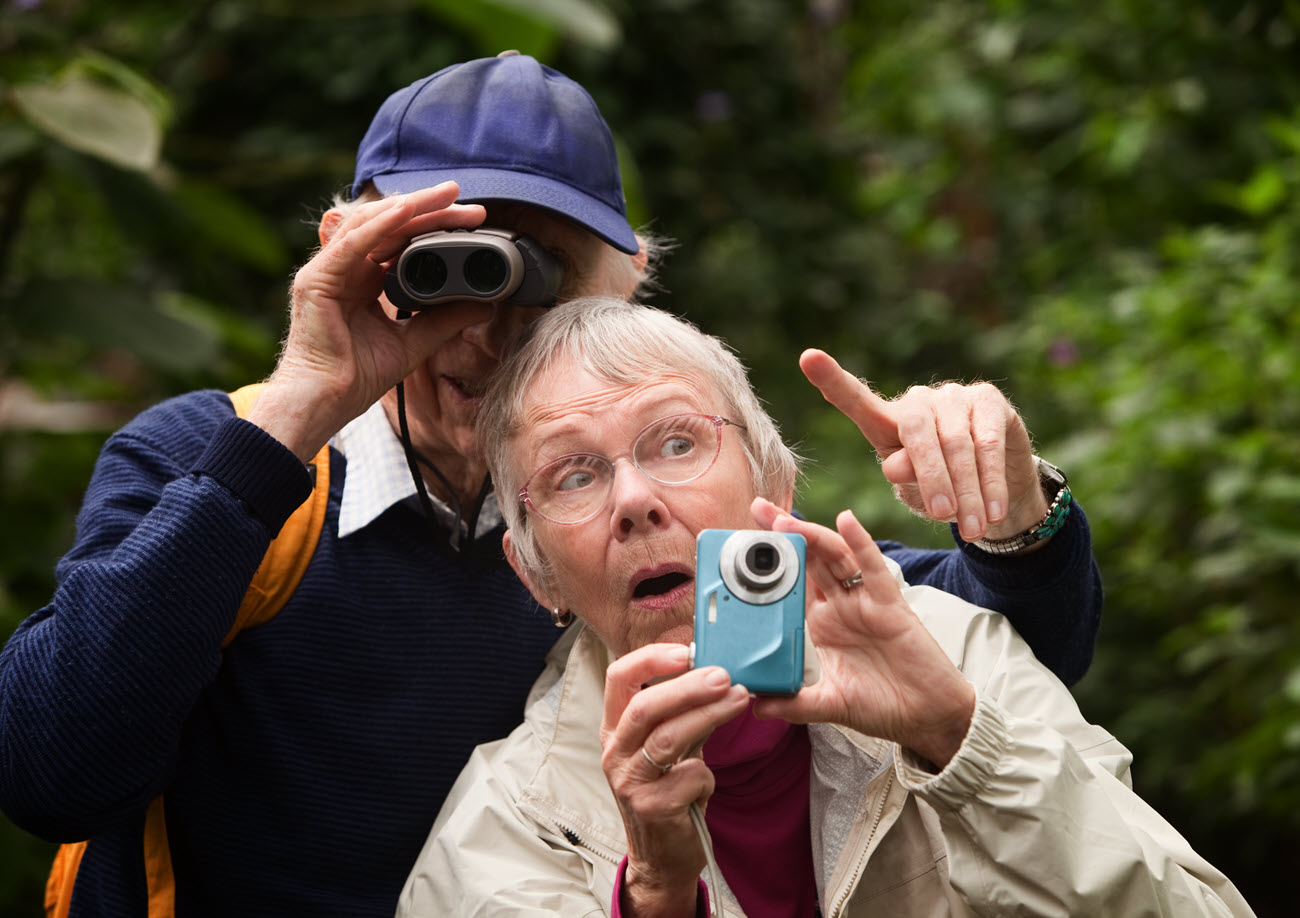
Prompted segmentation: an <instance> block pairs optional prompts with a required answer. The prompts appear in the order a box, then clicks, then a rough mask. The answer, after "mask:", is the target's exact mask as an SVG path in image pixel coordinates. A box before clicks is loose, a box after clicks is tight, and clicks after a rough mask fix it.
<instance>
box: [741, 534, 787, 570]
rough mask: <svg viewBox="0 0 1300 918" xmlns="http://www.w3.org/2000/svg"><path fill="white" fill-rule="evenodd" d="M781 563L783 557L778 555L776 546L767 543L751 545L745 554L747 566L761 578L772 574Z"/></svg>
mask: <svg viewBox="0 0 1300 918" xmlns="http://www.w3.org/2000/svg"><path fill="white" fill-rule="evenodd" d="M780 563H781V556H780V555H779V554H777V551H776V546H775V545H772V544H770V543H767V542H759V543H758V544H757V545H751V546H750V547H749V551H747V552H745V565H746V566H747V567H748V568H749V569H750V571H752V572H753V573H755V574H758V575H759V576H760V577H762V576H766V575H767V574H770V573H772V572H773V571H774V570H776V568H777V565H779V564H780Z"/></svg>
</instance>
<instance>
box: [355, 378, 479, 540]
mask: <svg viewBox="0 0 1300 918" xmlns="http://www.w3.org/2000/svg"><path fill="white" fill-rule="evenodd" d="M330 445H331V446H333V447H334V448H335V449H337V450H338V451H339V452H340V453H342V454H343V455H344V456H345V457H346V458H347V460H348V470H347V477H346V478H344V480H343V499H342V501H341V502H340V505H339V533H338V534H339V538H345V537H347V536H349V535H351V534H352V533H354V532H357V531H358V530H360V529H364V528H365V527H366V526H369V525H370V524H371V523H373V522H374V521H375V520H376V519H377V518H378V517H379V515H380V514H381V513H383V512H384V511H385V510H387V509H388V508H389V507H391V506H393V505H394V504H396V503H399V502H400V501H403V500H407V499H409V498H413V497H415V482H414V481H413V480H412V479H411V470H410V467H409V466H408V465H407V463H406V453H405V452H404V451H403V450H402V442H401V441H400V440H399V439H398V438H397V434H396V433H394V432H393V428H392V425H391V424H389V423H388V415H387V414H385V412H384V406H383V405H382V404H381V403H379V402H375V404H373V405H371V406H370V410H369V411H367V412H366V413H365V414H363V415H361V416H360V417H358V418H356V419H355V420H353V421H352V422H351V423H350V424H348V425H347V426H346V427H344V428H343V429H342V430H340V431H339V432H338V433H337V434H335V435H334V439H332V440H331V441H330ZM429 500H430V501H432V503H433V508H434V512H435V514H436V515H437V517H438V522H439V523H440V524H441V525H443V526H444V527H450V526H452V525H455V522H456V515H455V513H453V512H452V509H451V507H449V506H447V504H445V503H443V502H442V501H441V500H439V499H438V498H437V497H435V496H434V495H433V494H430V495H429ZM500 523H501V511H500V509H499V508H498V507H497V499H496V495H495V494H489V495H488V498H487V500H485V501H484V502H483V509H482V510H481V511H480V512H479V518H478V527H477V528H478V531H479V532H480V533H481V532H485V531H486V530H489V529H492V528H493V527H495V526H498V525H500Z"/></svg>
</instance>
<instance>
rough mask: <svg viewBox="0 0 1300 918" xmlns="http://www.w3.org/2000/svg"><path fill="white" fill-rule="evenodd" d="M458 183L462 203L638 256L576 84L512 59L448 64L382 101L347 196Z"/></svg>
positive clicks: (607, 142)
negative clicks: (587, 235) (508, 209)
mask: <svg viewBox="0 0 1300 918" xmlns="http://www.w3.org/2000/svg"><path fill="white" fill-rule="evenodd" d="M449 179H451V180H455V181H456V182H457V183H458V184H459V185H460V200H461V201H462V202H465V203H481V202H483V201H517V202H520V203H523V204H531V205H533V206H535V207H540V208H543V209H545V210H549V211H552V212H553V213H556V214H559V215H560V216H561V217H565V218H567V219H569V220H571V221H573V222H574V223H577V224H578V225H580V226H582V227H584V228H585V229H587V230H590V231H591V232H592V233H594V234H595V235H597V236H599V237H600V238H601V239H603V240H605V241H606V242H608V243H609V244H610V245H612V246H614V248H616V249H619V250H621V251H623V252H627V253H629V254H635V253H636V252H637V251H638V249H639V248H640V247H639V245H638V243H637V239H636V233H634V232H633V231H632V227H631V226H630V225H629V224H628V222H627V202H626V200H625V198H624V197H623V179H622V176H621V175H620V174H619V171H618V154H617V153H616V152H615V150H614V138H613V136H612V135H611V134H610V130H609V125H607V124H606V123H605V119H604V118H602V117H601V114H600V110H599V109H597V108H596V103H595V101H594V100H593V99H592V98H591V96H590V94H588V92H587V90H585V89H583V88H582V87H581V86H579V85H578V84H577V83H575V82H574V81H573V80H571V79H569V78H568V77H566V76H565V75H564V74H562V73H560V72H559V71H558V70H553V69H551V68H550V67H546V66H543V65H542V64H539V63H538V62H537V61H536V60H535V59H533V58H531V57H529V56H527V55H524V54H519V53H517V52H510V51H507V52H502V54H500V55H498V56H497V57H487V58H481V59H479V60H473V61H467V62H465V63H462V64H453V65H452V66H450V67H446V68H444V69H442V70H439V71H438V72H437V73H435V74H433V75H432V76H428V77H425V78H424V79H422V80H417V81H416V82H414V83H412V84H411V85H410V86H407V87H406V88H404V89H399V90H398V91H397V92H395V93H393V94H392V95H391V96H389V97H388V98H387V99H386V100H385V101H384V104H383V105H381V106H380V107H379V111H378V112H377V113H376V114H375V117H374V120H372V121H371V122H370V128H369V129H368V130H367V131H366V136H365V137H363V138H362V139H361V146H360V147H358V148H357V171H356V176H355V179H354V180H353V182H352V196H353V197H354V198H355V197H356V196H357V195H358V194H360V193H361V190H362V189H363V188H364V187H365V184H366V182H373V183H374V185H375V187H376V188H377V189H379V191H380V193H382V194H384V195H391V194H405V193H407V192H411V191H418V190H420V189H422V188H431V187H433V186H434V185H437V184H439V183H441V182H445V181H448V180H449Z"/></svg>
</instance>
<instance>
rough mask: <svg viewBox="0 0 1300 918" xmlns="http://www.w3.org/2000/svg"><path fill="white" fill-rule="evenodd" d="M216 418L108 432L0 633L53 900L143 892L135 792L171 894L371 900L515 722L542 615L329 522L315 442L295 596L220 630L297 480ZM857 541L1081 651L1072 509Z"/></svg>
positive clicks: (1085, 615) (403, 530)
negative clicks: (1002, 537) (66, 872)
mask: <svg viewBox="0 0 1300 918" xmlns="http://www.w3.org/2000/svg"><path fill="white" fill-rule="evenodd" d="M233 414H234V413H233V409H232V408H231V406H230V403H229V400H228V399H227V398H226V396H225V395H224V394H223V393H219V392H211V391H209V392H201V393H192V394H190V395H186V396H181V397H179V398H175V399H171V400H169V401H167V402H164V403H163V404H161V405H159V406H156V407H154V408H152V409H150V410H148V411H146V412H144V413H143V414H141V415H140V416H139V417H138V418H136V419H135V420H134V421H132V422H131V423H130V424H129V425H127V426H126V427H125V428H123V429H122V430H121V431H119V432H118V433H117V434H115V435H114V436H113V437H111V438H110V440H109V441H108V443H107V444H106V445H105V447H104V450H103V452H102V454H101V456H100V459H99V462H98V464H97V466H96V469H95V474H94V476H93V477H92V479H91V482H90V485H89V488H88V490H87V493H86V497H85V501H84V504H83V507H82V510H81V513H80V515H79V516H78V521H77V538H76V542H75V544H74V546H73V548H72V550H71V551H69V553H68V554H67V555H66V556H65V557H64V558H63V560H62V561H61V562H60V563H59V566H58V570H57V574H58V589H57V592H56V593H55V596H54V598H53V600H52V602H51V603H50V604H49V605H48V606H46V607H45V608H43V609H41V610H40V611H38V612H36V613H35V614H34V615H32V616H31V617H30V618H29V619H28V620H27V621H26V622H24V623H23V624H22V625H21V626H20V627H19V628H18V630H17V631H16V632H15V633H14V635H13V637H12V638H11V639H10V640H9V642H8V643H7V644H6V646H5V647H4V649H3V650H2V651H0V808H2V809H3V810H4V812H5V814H6V815H7V816H8V817H9V818H10V819H12V820H13V821H14V822H15V823H16V824H18V825H19V826H21V827H23V828H25V829H26V830H28V831H30V832H33V833H34V834H36V835H39V836H41V837H43V838H47V839H51V840H55V841H73V840H81V839H85V838H90V839H91V842H90V845H89V846H88V848H87V851H86V854H85V856H84V859H83V862H82V867H81V871H80V873H79V874H78V879H77V886H76V891H75V893H74V897H73V909H72V916H73V918H78V916H81V915H104V914H112V915H121V916H132V915H140V916H143V915H144V914H145V880H144V868H143V859H142V854H141V832H142V826H143V819H144V812H145V808H146V807H147V806H148V804H149V802H150V801H151V800H153V799H154V798H155V797H157V796H158V795H159V794H163V795H164V801H165V812H166V815H167V831H168V841H169V844H170V848H171V854H172V862H173V869H174V872H175V877H176V914H177V915H178V916H189V915H286V914H294V915H299V914H310V915H339V916H353V918H354V916H371V915H373V916H381V915H382V916H385V918H387V916H390V915H392V913H393V910H394V907H395V904H396V900H397V895H398V893H399V891H400V889H401V887H402V884H403V882H404V880H405V879H406V875H407V872H408V870H409V868H410V866H411V864H412V863H413V862H414V860H415V857H416V855H417V854H418V853H419V850H420V848H421V846H422V845H423V843H424V840H425V838H426V836H427V833H428V831H429V828H430V827H431V825H432V824H433V820H434V817H435V816H436V814H437V812H438V809H439V807H440V805H441V803H442V801H443V799H444V797H445V796H446V794H447V791H448V790H449V789H450V787H451V785H452V783H453V782H454V780H455V778H456V776H457V774H458V773H459V771H460V768H461V766H462V765H463V764H464V762H465V761H466V759H467V758H468V756H469V753H470V750H471V749H472V748H473V747H474V746H475V745H477V744H479V743H482V742H486V741H488V740H492V739H496V738H499V737H502V736H505V735H506V734H507V733H508V732H509V731H510V730H511V729H512V728H513V727H514V726H515V725H516V724H517V723H518V722H519V720H520V719H521V716H522V711H523V703H524V699H525V697H526V695H527V693H528V689H529V686H530V685H531V684H532V682H533V680H534V678H535V677H536V676H537V675H538V673H539V672H540V671H541V667H542V662H543V657H544V655H545V652H546V651H547V650H548V649H549V648H550V646H551V645H552V644H553V643H554V640H555V638H556V636H557V634H558V632H557V631H556V629H555V628H554V627H553V626H552V625H551V623H550V621H549V618H548V617H547V615H546V613H545V611H544V610H541V609H539V608H538V607H537V606H536V605H535V604H534V603H533V601H532V600H531V599H530V598H529V596H528V594H527V593H526V591H525V590H524V589H523V587H522V586H521V585H520V584H519V582H518V581H517V580H516V579H515V577H514V575H513V573H512V572H511V571H510V570H509V568H508V567H506V566H504V564H488V563H468V564H467V563H465V562H464V561H463V560H461V559H459V558H450V557H448V556H446V555H444V554H442V553H441V552H439V551H438V550H437V549H436V548H435V547H434V540H433V539H432V537H431V535H430V530H429V528H428V527H429V525H430V524H429V522H428V521H427V520H426V519H425V518H424V517H423V515H421V514H420V513H419V512H418V509H416V508H414V507H412V506H409V505H407V504H399V505H397V506H394V507H392V508H390V509H389V510H388V511H386V512H385V513H384V514H383V515H381V516H380V517H379V519H378V520H376V521H375V522H374V523H373V524H371V525H370V526H368V527H366V528H365V529H363V530H361V531H359V532H357V533H354V534H353V535H350V536H348V537H347V538H346V539H343V540H339V539H338V538H337V537H336V535H335V533H336V532H337V522H338V506H339V498H340V495H341V492H342V486H343V481H344V479H345V477H346V473H347V466H346V461H345V460H344V459H343V457H341V456H339V455H338V454H337V453H335V454H334V455H333V456H332V457H331V463H332V466H333V467H332V469H331V482H330V501H329V509H328V512H327V517H326V521H325V525H324V530H323V532H322V534H321V540H320V544H319V546H318V548H317V550H316V553H315V555H314V556H313V558H312V562H311V564H310V566H309V568H308V570H307V573H306V575H305V576H304V578H303V580H302V582H301V584H300V585H299V587H298V589H297V591H296V593H295V594H294V596H293V597H292V599H290V601H289V602H288V603H287V604H286V606H285V607H284V609H283V610H282V611H281V612H280V613H279V615H277V616H276V617H275V618H274V619H273V620H272V621H271V622H269V623H268V624H265V625H262V626H260V627H257V628H253V629H250V630H247V631H245V632H242V633H241V634H240V635H239V637H238V638H237V639H236V640H235V641H234V642H233V643H232V644H231V645H230V646H229V647H228V648H226V649H225V650H224V651H223V650H222V649H221V646H220V645H221V641H222V638H223V637H224V636H225V635H226V633H227V632H228V631H229V629H230V627H231V625H232V623H233V621H234V616H235V611H236V609H237V608H238V607H239V603H240V600H241V599H242V597H243V594H244V592H245V590H246V589H247V586H248V583H249V581H250V580H251V579H252V576H253V572H254V571H255V570H256V568H257V565H258V563H259V561H260V560H261V558H262V555H263V554H264V553H265V551H266V548H267V545H268V544H269V541H270V539H271V538H272V537H273V536H274V535H275V533H276V532H278V530H279V528H280V526H281V525H282V524H283V522H284V520H285V519H286V518H287V516H288V515H289V513H290V512H291V511H292V510H293V509H294V508H295V507H296V506H297V505H298V504H299V503H301V502H302V500H303V499H305V497H306V496H307V494H308V493H309V490H310V480H309V478H308V476H307V473H306V472H305V470H304V469H303V467H302V465H301V464H300V463H299V462H298V461H297V460H296V459H295V457H294V456H293V455H292V454H290V453H289V452H288V451H287V450H285V449H284V448H283V447H282V446H281V445H280V444H279V443H277V442H276V441H275V440H273V439H271V438H270V437H268V436H267V435H266V434H264V433H263V432H262V431H261V430H260V429H258V428H257V427H255V426H253V425H251V424H248V423H247V422H244V421H240V420H238V419H236V418H234V416H233ZM500 538H501V532H500V531H499V530H497V531H494V532H492V533H490V534H488V535H485V536H484V537H483V538H482V539H481V540H480V542H481V543H483V544H482V545H481V546H480V548H481V549H483V551H482V552H481V553H482V554H490V553H492V551H494V550H499V544H500ZM882 548H884V549H885V551H886V553H887V554H889V555H890V556H892V557H893V558H894V559H895V560H897V561H898V562H899V563H900V564H901V565H902V567H903V570H904V572H905V574H906V575H907V578H908V580H909V581H911V582H914V583H929V584H932V585H934V586H937V587H940V588H943V589H947V590H949V591H952V592H955V593H958V594H960V595H963V596H965V597H966V598H968V599H970V600H972V601H973V602H976V603H978V604H980V605H984V606H988V607H990V608H995V609H999V610H1000V611H1003V612H1006V613H1007V614H1008V615H1010V616H1011V618H1012V620H1013V622H1014V623H1015V624H1016V625H1017V627H1018V628H1019V629H1020V630H1021V633H1022V634H1024V635H1025V637H1026V638H1027V639H1028V640H1029V642H1030V643H1031V645H1032V646H1033V647H1034V649H1035V652H1036V653H1038V654H1039V656H1040V658H1041V659H1043V661H1044V662H1045V663H1047V664H1048V665H1049V666H1051V667H1052V668H1053V669H1055V670H1056V671H1057V673H1058V674H1059V675H1061V676H1062V677H1063V678H1065V679H1066V681H1072V680H1073V679H1075V678H1077V677H1078V676H1079V675H1081V674H1082V672H1083V671H1084V670H1085V669H1086V668H1087V665H1088V662H1089V660H1090V658H1091V653H1092V647H1093V640H1094V637H1095V632H1096V627H1097V622H1098V617H1099V612H1100V605H1101V590H1100V584H1099V581H1098V579H1097V574H1096V570H1095V566H1094V565H1093V562H1092V557H1091V550H1090V545H1089V541H1088V533H1087V525H1086V522H1085V520H1084V518H1083V514H1082V512H1080V511H1079V509H1078V508H1077V507H1075V509H1074V512H1073V513H1072V514H1071V519H1070V523H1069V525H1068V526H1067V527H1066V528H1065V529H1064V530H1063V531H1062V532H1061V533H1060V534H1058V535H1057V536H1056V537H1055V538H1053V539H1052V541H1051V542H1049V543H1048V544H1047V545H1046V546H1044V548H1043V549H1042V550H1040V551H1038V552H1035V553H1032V554H1030V555H1026V556H1023V557H1020V558H1014V559H998V558H991V557H988V556H985V555H984V554H983V553H981V552H979V551H978V550H976V549H969V548H966V549H962V550H959V551H943V552H932V551H931V552H926V551H916V550H912V549H907V548H904V547H903V546H900V545H897V544H892V543H885V544H883V545H882Z"/></svg>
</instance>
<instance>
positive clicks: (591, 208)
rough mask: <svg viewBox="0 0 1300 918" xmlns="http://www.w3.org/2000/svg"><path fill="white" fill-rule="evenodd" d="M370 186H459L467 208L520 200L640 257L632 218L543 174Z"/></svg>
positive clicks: (379, 178) (397, 179)
mask: <svg viewBox="0 0 1300 918" xmlns="http://www.w3.org/2000/svg"><path fill="white" fill-rule="evenodd" d="M371 181H373V182H374V185H375V187H376V188H378V189H379V191H380V192H381V193H382V194H385V195H390V194H408V193H410V192H412V191H419V190H421V189H423V188H432V187H433V186H434V185H439V184H441V183H443V182H447V181H454V182H456V184H458V185H459V186H460V198H459V200H460V201H462V202H463V203H466V204H474V203H481V202H483V201H516V202H518V203H521V204H531V205H533V206H534V207H540V208H543V209H544V210H549V211H551V212H553V213H555V214H558V215H559V216H561V217H564V218H565V219H567V220H571V221H573V222H574V223H577V224H578V225H579V226H582V227H584V228H586V229H588V230H590V231H591V232H592V233H594V234H595V235H597V236H599V237H600V238H601V239H603V240H605V241H606V242H608V243H609V244H610V245H612V246H613V247H614V248H616V249H618V250H619V251H620V252H626V253H628V254H629V255H635V254H636V253H637V252H638V251H640V249H641V245H640V243H639V242H638V241H637V238H636V233H635V232H633V231H632V227H631V226H630V225H629V224H628V222H627V218H626V217H625V216H624V215H623V214H621V213H619V212H618V211H617V210H615V209H614V208H612V207H610V206H609V205H608V204H604V203H602V202H600V201H598V200H596V199H595V198H593V197H591V196H590V195H587V194H584V193H583V192H581V191H577V190H576V189H574V187H573V186H572V185H567V184H565V183H564V182H557V181H555V180H554V179H549V178H546V177H544V176H540V175H532V174H530V173H526V172H511V171H509V170H507V169H483V168H477V169H474V168H471V169H438V170H431V171H423V172H390V173H387V174H385V175H376V176H374V177H373V178H372V179H371Z"/></svg>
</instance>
